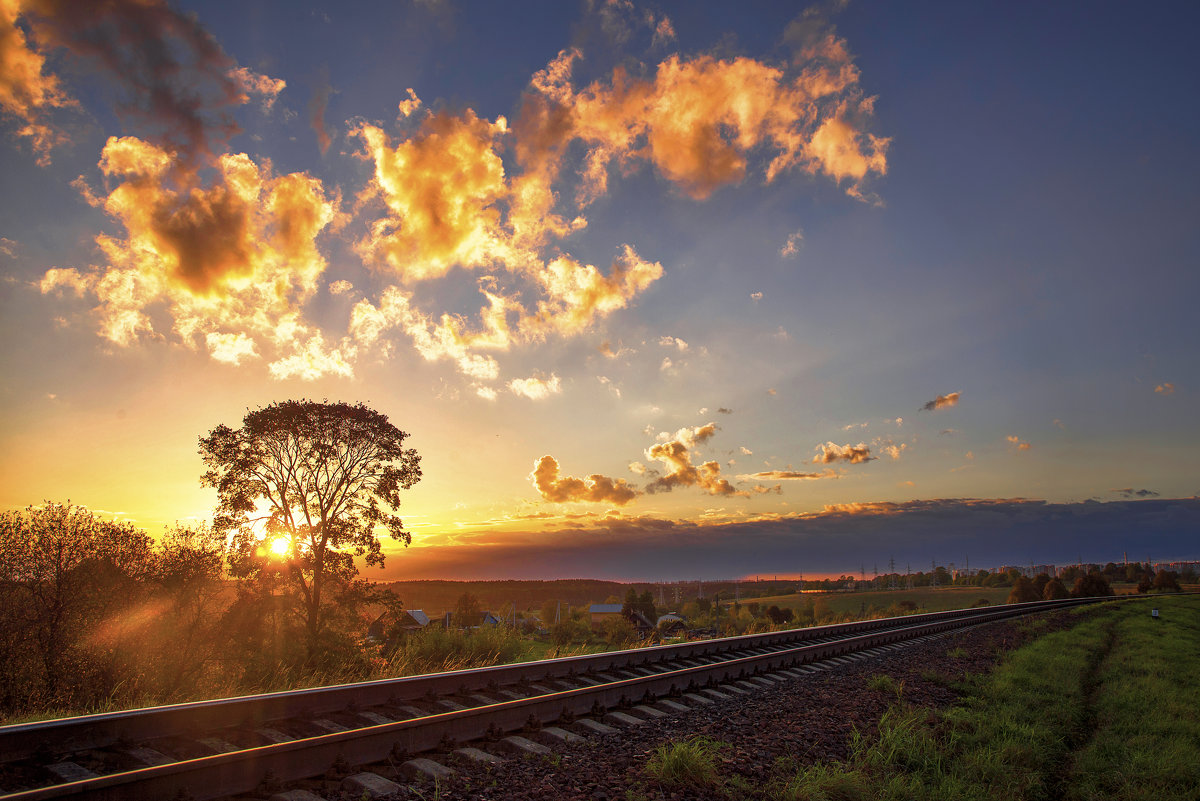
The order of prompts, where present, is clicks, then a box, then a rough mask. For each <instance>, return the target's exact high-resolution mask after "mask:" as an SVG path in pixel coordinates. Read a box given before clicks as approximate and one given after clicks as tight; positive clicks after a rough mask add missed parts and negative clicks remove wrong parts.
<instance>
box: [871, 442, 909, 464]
mask: <svg viewBox="0 0 1200 801" xmlns="http://www.w3.org/2000/svg"><path fill="white" fill-rule="evenodd" d="M871 446H872V447H873V448H875V450H876V451H877V452H878V453H884V454H887V455H888V456H890V457H892V461H897V460H899V459H900V454H901V453H902V452H903V451H905V450H906V449H907V448H908V443H906V442H901V443H899V444H897V443H896V441H895V440H893V439H892V438H891V437H876V438H875V439H873V440H871Z"/></svg>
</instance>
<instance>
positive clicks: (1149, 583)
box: [1137, 570, 1156, 593]
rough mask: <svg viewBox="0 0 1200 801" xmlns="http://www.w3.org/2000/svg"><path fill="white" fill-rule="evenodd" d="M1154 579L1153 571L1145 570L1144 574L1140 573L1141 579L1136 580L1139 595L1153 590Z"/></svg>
mask: <svg viewBox="0 0 1200 801" xmlns="http://www.w3.org/2000/svg"><path fill="white" fill-rule="evenodd" d="M1155 578H1156V576H1155V575H1154V573H1153V571H1150V570H1147V571H1146V572H1144V573H1142V574H1141V578H1139V579H1138V586H1137V591H1138V592H1140V593H1147V592H1150V590H1152V589H1153V588H1154V579H1155Z"/></svg>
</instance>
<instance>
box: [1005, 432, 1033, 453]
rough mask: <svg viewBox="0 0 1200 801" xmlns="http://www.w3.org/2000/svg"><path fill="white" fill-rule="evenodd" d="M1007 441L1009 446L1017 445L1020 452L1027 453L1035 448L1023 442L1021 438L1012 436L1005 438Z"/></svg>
mask: <svg viewBox="0 0 1200 801" xmlns="http://www.w3.org/2000/svg"><path fill="white" fill-rule="evenodd" d="M1005 439H1006V440H1008V442H1009V444H1011V445H1015V446H1016V448H1017V450H1019V451H1027V450H1029V449H1030V448H1032V447H1033V446H1032V445H1030V444H1029V443H1028V442H1022V441H1021V438H1020V437H1017V436H1013V435H1011V434H1010V435H1009V436H1007V437H1005Z"/></svg>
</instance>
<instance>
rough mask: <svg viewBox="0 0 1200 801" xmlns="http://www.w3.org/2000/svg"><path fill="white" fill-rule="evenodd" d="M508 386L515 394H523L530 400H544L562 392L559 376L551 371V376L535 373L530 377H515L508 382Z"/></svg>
mask: <svg viewBox="0 0 1200 801" xmlns="http://www.w3.org/2000/svg"><path fill="white" fill-rule="evenodd" d="M508 388H509V389H510V390H511V391H512V393H513V394H514V395H522V396H524V397H526V398H529V399H530V400H542V399H544V398H548V397H550V396H551V395H557V394H559V393H560V392H562V387H561V386H560V384H559V380H558V376H557V375H554V374H553V373H551V375H550V377H549V378H544V377H542V376H540V375H533V376H530V377H529V378H514V379H513V380H512V381H509V382H508Z"/></svg>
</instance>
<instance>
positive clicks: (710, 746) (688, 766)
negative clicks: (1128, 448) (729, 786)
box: [646, 735, 725, 790]
mask: <svg viewBox="0 0 1200 801" xmlns="http://www.w3.org/2000/svg"><path fill="white" fill-rule="evenodd" d="M724 747H725V744H724V743H720V742H717V741H716V740H712V739H709V738H708V737H704V736H700V735H697V736H694V737H689V738H687V739H686V740H683V741H682V742H674V743H664V744H662V745H660V746H658V748H656V749H655V750H654V754H653V755H651V757H650V759H649V760H648V761H647V762H646V775H647V776H649V777H650V778H651V779H653V780H654V781H655V782H657V783H658V784H659V785H661V786H662V787H664V788H668V789H681V790H683V789H688V790H701V789H715V788H718V787H720V785H722V784H723V783H724V781H723V780H722V778H721V776H720V773H719V771H718V770H717V759H718V757H719V755H720V752H721V749H722V748H724Z"/></svg>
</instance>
